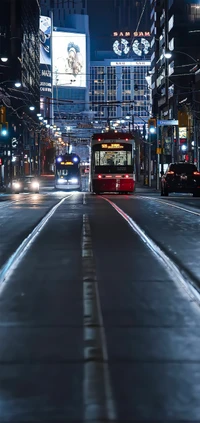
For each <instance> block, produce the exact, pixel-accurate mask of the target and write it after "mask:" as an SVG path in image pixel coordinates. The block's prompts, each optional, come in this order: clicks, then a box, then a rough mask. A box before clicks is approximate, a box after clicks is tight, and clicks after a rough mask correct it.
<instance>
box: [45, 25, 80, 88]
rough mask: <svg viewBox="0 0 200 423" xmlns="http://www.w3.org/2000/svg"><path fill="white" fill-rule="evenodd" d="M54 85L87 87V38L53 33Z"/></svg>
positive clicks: (78, 35)
mask: <svg viewBox="0 0 200 423" xmlns="http://www.w3.org/2000/svg"><path fill="white" fill-rule="evenodd" d="M53 85H56V86H64V87H86V36H85V34H76V33H71V32H56V31H54V32H53Z"/></svg>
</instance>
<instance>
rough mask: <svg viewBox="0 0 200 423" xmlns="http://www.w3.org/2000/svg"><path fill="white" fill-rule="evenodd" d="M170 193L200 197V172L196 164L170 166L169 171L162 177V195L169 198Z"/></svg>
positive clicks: (172, 164)
mask: <svg viewBox="0 0 200 423" xmlns="http://www.w3.org/2000/svg"><path fill="white" fill-rule="evenodd" d="M170 192H182V193H192V194H193V196H194V197H199V196H200V172H198V170H197V167H196V166H195V165H194V164H192V163H187V162H178V163H171V164H169V166H168V168H167V171H166V172H165V174H164V175H162V177H161V195H162V196H163V195H164V196H168V194H169V193H170Z"/></svg>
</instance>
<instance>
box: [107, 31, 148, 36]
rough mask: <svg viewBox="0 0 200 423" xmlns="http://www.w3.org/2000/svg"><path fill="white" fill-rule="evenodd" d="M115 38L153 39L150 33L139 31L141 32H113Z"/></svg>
mask: <svg viewBox="0 0 200 423" xmlns="http://www.w3.org/2000/svg"><path fill="white" fill-rule="evenodd" d="M113 37H151V34H150V32H149V31H145V32H143V31H139V32H130V31H125V32H121V31H120V32H116V31H115V32H113Z"/></svg>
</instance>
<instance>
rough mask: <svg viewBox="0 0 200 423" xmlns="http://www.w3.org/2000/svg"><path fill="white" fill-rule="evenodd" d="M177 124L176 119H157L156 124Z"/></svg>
mask: <svg viewBox="0 0 200 423" xmlns="http://www.w3.org/2000/svg"><path fill="white" fill-rule="evenodd" d="M176 125H178V120H175V119H171V120H157V126H176Z"/></svg>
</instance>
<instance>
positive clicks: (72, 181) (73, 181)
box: [70, 178, 78, 184]
mask: <svg viewBox="0 0 200 423" xmlns="http://www.w3.org/2000/svg"><path fill="white" fill-rule="evenodd" d="M70 182H71V183H72V184H78V179H77V178H72V179H70Z"/></svg>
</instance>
